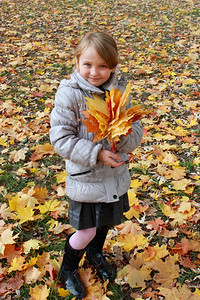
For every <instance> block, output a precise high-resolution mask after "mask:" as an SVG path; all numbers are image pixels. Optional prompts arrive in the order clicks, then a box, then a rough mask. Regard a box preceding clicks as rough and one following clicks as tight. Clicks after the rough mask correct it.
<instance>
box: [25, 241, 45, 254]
mask: <svg viewBox="0 0 200 300" xmlns="http://www.w3.org/2000/svg"><path fill="white" fill-rule="evenodd" d="M41 244H42V242H40V241H38V240H36V239H30V240H28V241H27V242H24V244H23V248H24V253H25V254H28V253H29V252H30V251H31V249H39V248H40V246H41Z"/></svg>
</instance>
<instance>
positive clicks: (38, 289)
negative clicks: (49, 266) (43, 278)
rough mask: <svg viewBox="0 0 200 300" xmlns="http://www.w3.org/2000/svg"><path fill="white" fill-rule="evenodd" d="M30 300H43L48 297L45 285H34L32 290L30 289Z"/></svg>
mask: <svg viewBox="0 0 200 300" xmlns="http://www.w3.org/2000/svg"><path fill="white" fill-rule="evenodd" d="M29 295H30V296H31V298H30V300H45V299H47V297H48V296H49V288H48V287H47V285H46V284H45V285H42V284H40V285H36V286H35V287H34V288H32V287H30V292H29Z"/></svg>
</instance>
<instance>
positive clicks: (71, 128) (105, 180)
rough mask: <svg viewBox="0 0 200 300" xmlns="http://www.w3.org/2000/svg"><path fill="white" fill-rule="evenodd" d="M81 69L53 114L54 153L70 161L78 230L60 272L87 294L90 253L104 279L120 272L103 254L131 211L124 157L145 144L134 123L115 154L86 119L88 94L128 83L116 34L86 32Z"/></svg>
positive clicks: (69, 285)
mask: <svg viewBox="0 0 200 300" xmlns="http://www.w3.org/2000/svg"><path fill="white" fill-rule="evenodd" d="M75 57H76V70H75V72H74V73H73V74H72V76H71V79H70V80H66V79H64V80H62V81H61V83H60V86H59V88H58V91H57V93H56V97H55V107H54V108H53V111H52V113H51V129H50V139H51V143H52V145H53V146H54V148H55V151H56V152H57V153H58V154H59V155H61V156H62V157H63V158H65V159H66V170H67V174H68V176H67V178H66V194H67V196H68V197H69V219H70V224H71V225H72V226H73V227H74V228H75V229H76V232H75V233H73V234H72V235H69V236H67V239H66V244H65V253H64V257H63V262H62V265H61V270H60V278H61V282H62V284H63V286H64V288H65V289H68V290H69V292H70V293H71V294H72V295H73V296H75V297H77V298H83V297H84V296H85V292H84V288H83V286H82V283H81V281H80V279H79V276H78V264H79V262H80V259H81V257H82V256H83V254H84V252H86V257H87V260H88V261H89V264H90V265H92V266H94V268H96V270H97V273H98V275H99V276H100V277H101V278H106V279H108V280H110V281H112V280H114V278H115V270H114V268H113V267H111V265H110V264H109V263H108V261H107V260H106V259H105V257H104V256H103V255H102V248H103V245H104V241H105V239H106V235H107V232H108V230H109V227H111V226H112V225H117V224H120V223H121V218H122V216H123V212H125V211H128V210H129V204H128V196H127V190H128V189H129V186H130V176H129V171H128V168H127V165H126V164H125V161H126V160H127V153H128V152H132V151H133V150H134V149H135V148H137V147H138V146H139V145H140V143H141V138H142V126H141V124H140V122H139V121H136V122H135V123H133V125H132V127H133V131H132V133H131V134H129V135H128V136H126V137H125V136H122V137H121V140H120V142H119V143H118V144H117V147H118V149H119V151H118V152H117V153H113V152H111V151H110V150H109V149H110V145H109V144H108V141H107V139H103V140H101V141H100V142H92V140H93V136H94V134H93V133H90V132H87V129H86V127H85V125H84V124H83V122H81V119H83V118H84V116H83V114H82V113H81V112H82V111H84V110H85V109H86V105H85V97H90V98H91V97H92V95H93V94H97V95H99V96H101V97H102V98H104V97H105V90H110V89H111V87H112V86H113V88H114V89H115V88H118V89H120V90H121V92H122V93H123V92H124V90H125V86H124V85H123V81H122V80H119V81H118V80H117V78H116V75H115V70H116V66H117V64H118V50H117V45H116V43H115V41H114V40H113V38H112V37H111V36H109V35H107V34H105V33H102V32H92V33H89V34H87V35H86V36H85V37H84V38H83V39H82V40H81V42H80V43H79V45H78V46H77V48H76V50H75Z"/></svg>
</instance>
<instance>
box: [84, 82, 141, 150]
mask: <svg viewBox="0 0 200 300" xmlns="http://www.w3.org/2000/svg"><path fill="white" fill-rule="evenodd" d="M130 91H131V85H130V83H129V84H128V85H127V87H126V90H125V91H124V93H123V94H122V93H121V91H120V90H118V89H113V88H111V90H110V93H109V92H107V91H106V98H105V100H104V99H102V98H101V97H99V96H97V95H94V99H93V98H88V97H85V99H86V105H87V107H88V109H86V111H82V113H83V114H84V116H85V118H86V119H85V120H82V121H83V123H84V124H85V126H86V127H87V132H94V139H93V142H96V141H100V140H102V139H103V138H107V139H108V142H109V143H110V144H111V150H112V151H113V152H115V147H116V143H117V142H118V141H120V136H122V135H125V136H126V135H128V134H130V133H131V132H132V122H135V121H137V120H139V119H141V118H142V117H143V116H144V115H145V114H147V111H145V110H144V109H143V108H142V107H141V105H134V106H132V107H131V108H129V109H126V107H127V104H128V102H129V94H130Z"/></svg>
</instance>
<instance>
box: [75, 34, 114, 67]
mask: <svg viewBox="0 0 200 300" xmlns="http://www.w3.org/2000/svg"><path fill="white" fill-rule="evenodd" d="M88 47H94V48H95V50H96V51H97V53H98V54H99V55H100V56H101V58H102V59H103V60H104V61H105V63H106V64H107V65H108V67H109V69H113V68H115V67H116V66H117V64H118V62H119V59H118V56H119V55H118V50H117V44H116V42H115V40H114V39H113V38H112V37H111V36H110V35H108V34H106V33H104V32H91V33H88V34H86V35H85V36H84V37H83V38H82V39H81V41H80V43H79V44H78V46H77V47H76V49H75V51H74V55H75V57H76V58H77V60H78V59H79V57H80V55H81V53H82V52H83V51H84V50H85V49H86V48H88Z"/></svg>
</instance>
